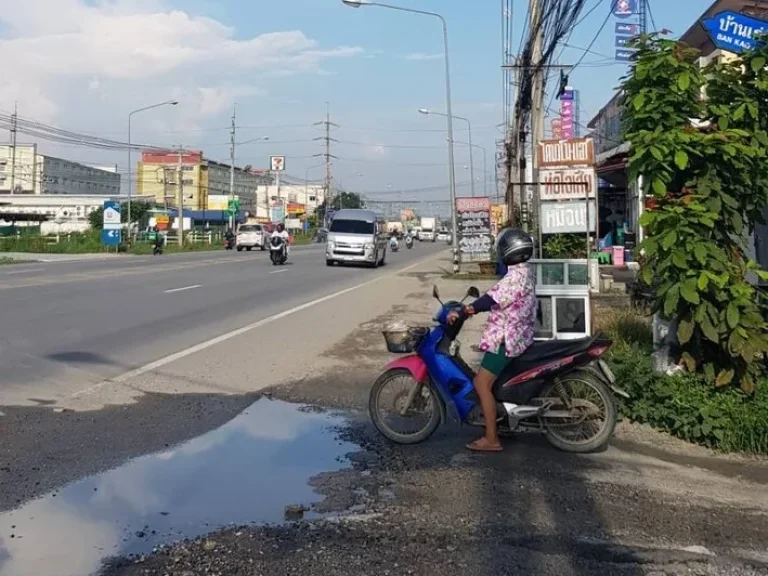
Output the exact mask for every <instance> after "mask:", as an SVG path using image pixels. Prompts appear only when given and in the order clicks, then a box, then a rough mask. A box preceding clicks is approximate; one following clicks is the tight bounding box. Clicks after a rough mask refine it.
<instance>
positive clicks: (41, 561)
mask: <svg viewBox="0 0 768 576" xmlns="http://www.w3.org/2000/svg"><path fill="white" fill-rule="evenodd" d="M343 424H344V421H343V420H342V419H341V418H339V417H334V416H331V415H328V414H325V413H317V412H313V411H309V410H302V409H301V408H300V407H298V406H296V405H293V404H288V403H285V402H279V401H273V400H267V399H262V400H259V401H258V402H256V403H255V404H253V405H252V406H251V407H249V408H248V409H247V410H246V411H245V412H243V413H242V414H240V415H239V416H238V417H237V418H235V419H234V420H232V421H230V422H228V423H227V424H225V425H224V426H222V427H221V428H219V429H217V430H214V431H212V432H209V433H208V434H205V435H203V436H200V437H198V438H195V439H194V440H191V441H189V442H187V443H185V444H182V445H180V446H178V447H176V448H173V449H171V450H169V451H167V452H162V453H159V454H153V455H149V456H143V457H141V458H137V459H135V460H132V461H130V462H128V463H126V464H124V465H123V466H120V467H119V468H116V469H114V470H110V471H108V472H104V473H102V474H98V475H96V476H92V477H89V478H86V479H84V480H81V481H79V482H76V483H74V484H71V485H69V486H67V487H65V488H63V489H61V490H59V491H57V492H54V493H51V494H49V495H47V496H44V497H42V498H40V499H38V500H34V501H31V502H29V503H27V504H26V505H24V506H23V507H21V508H19V509H17V510H14V511H11V512H6V513H4V514H1V515H0V576H40V575H42V574H45V575H46V576H87V575H89V574H93V573H95V572H97V571H98V570H99V569H100V568H101V564H102V561H103V560H104V559H105V558H107V557H112V556H122V555H126V554H136V553H145V552H148V551H151V549H152V548H153V547H154V546H157V545H158V544H163V543H169V542H172V541H175V540H180V539H183V538H194V537H196V536H200V535H203V534H206V533H208V532H211V531H213V530H215V529H217V528H220V527H223V526H226V525H229V524H238V525H244V524H262V523H277V522H282V521H283V520H284V513H285V507H286V506H289V505H293V504H304V505H311V504H312V503H315V502H317V501H319V500H320V499H321V497H320V496H319V495H318V494H317V493H316V492H314V490H313V489H312V488H311V487H310V486H309V485H308V480H309V479H310V478H311V477H313V476H315V475H317V474H318V473H320V472H325V471H332V470H339V469H342V468H344V467H346V466H347V464H346V462H345V459H344V456H345V455H346V454H348V453H349V452H351V451H353V450H355V448H356V447H355V446H354V445H353V444H350V443H345V442H340V441H339V440H338V439H337V438H336V436H335V434H334V433H333V431H332V429H331V428H332V427H333V426H337V425H343Z"/></svg>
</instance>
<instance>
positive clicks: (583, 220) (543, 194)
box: [538, 138, 598, 285]
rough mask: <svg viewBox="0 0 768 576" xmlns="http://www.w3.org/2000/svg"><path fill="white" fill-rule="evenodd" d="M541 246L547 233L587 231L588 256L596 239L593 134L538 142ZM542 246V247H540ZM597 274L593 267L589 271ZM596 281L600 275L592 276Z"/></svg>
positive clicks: (595, 175) (595, 178)
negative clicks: (591, 136)
mask: <svg viewBox="0 0 768 576" xmlns="http://www.w3.org/2000/svg"><path fill="white" fill-rule="evenodd" d="M538 147H539V149H538V151H539V153H538V161H539V166H538V168H539V182H538V186H539V194H538V197H539V206H538V209H539V210H538V214H539V246H540V247H541V246H543V235H545V234H573V233H583V234H585V240H586V247H587V256H589V254H590V252H591V251H592V246H593V243H592V240H591V236H592V234H595V239H597V232H598V231H597V220H598V219H597V212H598V210H597V198H598V193H597V174H596V171H595V144H594V141H593V140H592V139H591V138H572V139H570V140H560V141H555V140H544V141H541V142H539V143H538ZM540 250H541V248H540ZM590 275H591V276H595V274H594V271H593V272H591V273H590ZM592 280H593V282H592V284H593V285H596V283H597V278H596V277H595V278H593V279H592Z"/></svg>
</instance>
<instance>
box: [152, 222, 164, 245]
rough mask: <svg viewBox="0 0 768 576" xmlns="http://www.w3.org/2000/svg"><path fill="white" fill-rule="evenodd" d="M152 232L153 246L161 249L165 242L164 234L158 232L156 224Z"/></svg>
mask: <svg viewBox="0 0 768 576" xmlns="http://www.w3.org/2000/svg"><path fill="white" fill-rule="evenodd" d="M152 233H153V234H154V235H155V246H156V247H157V248H160V249H162V247H163V244H165V236H163V234H162V233H161V232H160V228H158V227H157V226H154V227H153V228H152Z"/></svg>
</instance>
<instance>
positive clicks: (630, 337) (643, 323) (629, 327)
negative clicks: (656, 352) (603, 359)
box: [595, 308, 653, 353]
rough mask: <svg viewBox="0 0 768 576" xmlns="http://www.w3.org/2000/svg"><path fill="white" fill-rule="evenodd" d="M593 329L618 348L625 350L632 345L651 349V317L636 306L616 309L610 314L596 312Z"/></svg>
mask: <svg viewBox="0 0 768 576" xmlns="http://www.w3.org/2000/svg"><path fill="white" fill-rule="evenodd" d="M595 330H598V331H600V332H603V333H604V334H605V335H607V336H608V337H609V338H610V339H611V340H613V342H614V345H615V347H616V348H619V349H623V350H626V348H627V347H629V346H632V345H637V346H640V347H641V348H642V349H643V350H645V351H646V352H648V353H650V352H651V350H652V349H653V329H652V327H651V318H650V316H649V315H648V314H645V313H644V312H643V311H642V310H638V309H637V308H627V309H621V310H616V311H614V313H613V314H610V315H608V314H598V315H597V316H596V318H595Z"/></svg>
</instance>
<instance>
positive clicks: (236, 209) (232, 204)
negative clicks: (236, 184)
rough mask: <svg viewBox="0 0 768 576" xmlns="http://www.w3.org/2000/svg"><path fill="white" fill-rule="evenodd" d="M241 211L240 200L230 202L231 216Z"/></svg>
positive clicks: (228, 208) (228, 209)
mask: <svg viewBox="0 0 768 576" xmlns="http://www.w3.org/2000/svg"><path fill="white" fill-rule="evenodd" d="M239 211H240V200H238V199H235V200H230V201H229V203H228V204H227V212H229V213H230V214H237V213H238V212H239Z"/></svg>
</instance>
